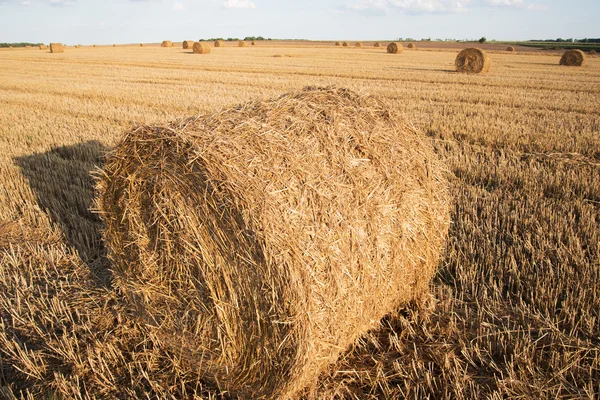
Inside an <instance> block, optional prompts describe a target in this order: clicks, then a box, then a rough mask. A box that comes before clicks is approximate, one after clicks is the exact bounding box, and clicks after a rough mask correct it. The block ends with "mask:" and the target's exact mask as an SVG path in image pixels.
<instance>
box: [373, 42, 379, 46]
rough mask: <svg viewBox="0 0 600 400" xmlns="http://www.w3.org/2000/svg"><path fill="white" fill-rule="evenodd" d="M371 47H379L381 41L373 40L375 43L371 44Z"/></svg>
mask: <svg viewBox="0 0 600 400" xmlns="http://www.w3.org/2000/svg"><path fill="white" fill-rule="evenodd" d="M373 47H381V43H379V42H375V43H374V44H373Z"/></svg>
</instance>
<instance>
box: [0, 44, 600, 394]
mask: <svg viewBox="0 0 600 400" xmlns="http://www.w3.org/2000/svg"><path fill="white" fill-rule="evenodd" d="M330 47H331V45H330V46H328V48H322V49H321V48H310V47H298V48H291V47H277V49H274V48H269V47H262V46H261V47H260V48H256V49H253V51H252V52H247V51H239V49H237V47H231V48H228V47H227V48H223V49H219V51H218V52H217V51H216V50H215V54H214V56H211V57H201V58H196V57H189V56H187V55H186V54H184V53H182V52H181V50H180V49H167V50H165V49H160V48H159V47H155V48H153V47H145V48H144V49H140V48H139V47H137V46H136V47H135V48H134V47H118V48H115V49H113V48H112V47H110V48H102V47H100V48H96V49H88V48H82V49H79V50H78V51H77V52H66V53H65V54H64V56H63V57H62V58H61V59H60V60H59V59H57V58H55V57H52V55H50V54H49V53H45V52H27V51H0V102H2V107H3V112H2V113H0V150H1V152H2V155H1V156H0V182H2V190H0V221H2V223H1V224H0V231H1V232H9V233H7V234H6V235H5V236H6V237H10V238H11V239H10V240H9V241H2V242H0V293H2V295H0V318H1V319H2V322H1V325H0V326H1V328H0V387H4V388H3V389H0V390H2V392H3V393H4V392H7V391H11V390H12V391H14V392H15V393H16V392H17V391H18V390H28V391H29V392H30V393H32V394H34V395H40V394H47V393H48V391H52V392H55V393H59V394H62V395H64V396H69V394H72V393H78V392H79V391H81V390H84V389H85V390H86V391H87V392H88V393H90V394H95V395H97V396H100V395H104V396H108V397H110V396H114V395H117V394H122V395H124V396H129V397H142V396H143V395H144V394H145V393H151V394H153V395H155V396H158V397H161V396H162V397H167V396H174V397H182V396H186V395H190V393H196V394H197V395H204V396H209V395H212V394H213V392H211V390H212V388H210V387H209V386H207V385H206V384H203V383H202V382H201V381H200V379H199V378H198V377H197V376H190V375H186V374H184V373H183V372H182V371H183V370H182V369H181V368H180V360H179V359H178V357H176V356H173V355H170V354H168V353H165V352H163V351H162V350H161V347H160V340H159V339H158V338H156V337H153V336H148V335H146V332H145V331H144V327H143V326H140V325H138V324H137V323H136V322H134V321H133V320H132V319H130V318H129V317H128V310H127V309H125V308H124V307H123V306H122V305H121V303H120V300H119V296H118V294H116V293H115V292H114V291H113V290H111V279H112V278H111V276H110V274H109V273H107V272H106V261H105V259H104V258H103V249H102V246H101V243H100V242H99V235H98V230H99V229H100V225H99V222H98V220H97V218H96V217H95V216H94V215H93V214H92V213H90V212H89V211H88V210H87V209H88V207H89V205H90V202H91V198H92V196H93V192H92V188H93V181H92V180H91V178H90V175H89V171H90V170H91V169H93V168H94V165H98V164H100V163H101V162H102V153H103V152H105V151H107V150H108V149H109V148H110V146H112V145H113V144H114V143H115V142H116V140H117V138H118V137H119V136H120V135H121V134H122V132H123V131H124V130H125V129H126V128H128V127H129V126H130V125H131V124H132V123H133V122H139V123H145V124H146V123H154V122H161V121H165V120H170V119H174V118H179V117H184V116H188V115H193V114H198V113H205V112H210V111H213V110H215V109H217V108H220V107H223V106H229V105H233V104H237V103H240V102H244V101H247V100H251V99H254V98H257V97H267V96H273V95H276V94H279V93H282V92H286V91H290V90H294V89H298V88H300V87H302V86H306V85H328V84H335V85H338V86H342V87H348V88H351V89H353V90H364V91H367V92H369V93H371V94H375V95H378V96H381V97H383V98H385V99H387V101H388V102H390V104H392V105H393V106H395V107H397V109H398V110H399V111H400V112H401V113H402V114H404V116H405V117H406V118H407V119H408V120H409V121H411V122H412V123H413V124H414V125H415V126H416V127H417V128H418V129H421V130H423V131H425V132H426V133H427V134H428V136H429V138H430V140H432V141H433V143H434V145H435V147H436V149H437V151H438V153H439V154H440V156H441V157H443V158H445V159H446V162H447V164H448V166H449V167H450V169H451V170H452V171H453V173H454V175H455V178H454V179H453V180H452V191H453V195H454V199H455V200H454V201H455V203H454V207H453V212H452V218H453V225H452V227H451V233H450V241H449V244H448V249H447V251H446V258H445V259H444V261H443V262H442V263H441V265H440V273H439V275H438V277H437V278H436V279H435V281H434V288H433V292H434V295H435V300H432V302H431V310H430V312H429V313H425V312H417V311H416V310H413V309H408V310H399V312H398V314H397V315H393V316H390V317H389V318H386V319H385V320H384V321H383V323H382V328H381V329H379V330H377V331H374V332H372V333H371V334H369V335H367V336H365V337H363V338H362V339H361V340H360V342H359V343H358V344H357V345H356V346H355V347H354V348H353V349H350V350H349V351H348V353H347V354H346V355H345V356H344V357H343V358H342V359H340V360H339V362H338V364H337V365H336V366H335V367H333V368H332V369H331V371H330V373H328V374H326V376H323V377H322V379H321V381H320V387H319V394H320V396H321V397H324V398H326V397H327V396H331V395H336V394H337V395H345V396H348V397H353V396H354V397H355V398H369V397H372V398H381V397H383V398H385V397H387V398H394V397H397V396H402V397H404V396H406V397H415V396H416V397H421V396H426V395H431V396H434V397H442V398H443V397H453V398H471V397H476V396H491V397H493V398H502V397H507V396H508V397H517V396H527V397H533V396H542V397H555V396H565V397H567V396H574V395H577V396H580V397H589V398H593V397H594V396H597V395H598V393H599V392H600V383H599V382H600V355H599V350H598V347H599V345H600V343H599V341H598V337H599V336H600V315H599V310H600V298H599V296H600V295H599V294H600V283H599V282H600V256H599V254H600V245H599V241H600V234H599V232H598V225H599V224H600V180H599V179H598V176H599V175H600V135H599V133H600V123H599V122H598V121H599V120H600V111H599V110H598V108H597V104H598V102H599V100H600V89H599V88H598V86H597V85H596V84H595V82H597V80H598V78H599V77H600V61H598V60H597V59H595V58H592V59H589V60H588V61H589V62H588V63H587V64H586V65H585V66H584V67H583V68H580V69H575V70H571V69H568V70H567V69H565V68H561V67H559V66H558V59H559V58H560V56H559V55H558V56H557V55H531V54H519V53H517V54H494V53H492V54H491V57H492V58H493V62H494V69H493V71H492V72H490V73H489V74H487V75H486V76H475V77H474V76H462V75H460V74H456V73H454V72H452V70H453V62H454V58H455V55H456V54H455V53H453V52H447V51H446V52H435V51H426V52H425V51H423V52H404V53H403V54H402V55H400V56H398V57H387V54H385V49H384V50H382V49H377V48H372V47H365V48H364V49H361V50H360V51H357V50H356V49H347V50H345V49H331V48H330ZM334 50H335V51H334ZM275 53H277V54H284V55H286V57H281V58H273V55H274V54H275ZM340 65H343V68H341V67H340ZM108 67H110V68H108ZM75 71H78V73H75ZM79 71H80V72H79ZM5 242H6V243H5ZM84 384H85V387H84Z"/></svg>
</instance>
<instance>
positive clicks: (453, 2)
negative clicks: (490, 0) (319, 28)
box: [342, 0, 510, 15]
mask: <svg viewBox="0 0 600 400" xmlns="http://www.w3.org/2000/svg"><path fill="white" fill-rule="evenodd" d="M509 1H510V0H509ZM470 3H471V0H360V1H359V2H357V3H354V4H350V5H348V6H345V7H342V9H345V10H349V11H355V12H359V13H361V14H367V15H385V14H388V13H389V12H391V11H401V12H403V13H406V14H436V13H453V12H460V11H465V10H466V7H467V6H468V5H469V4H470Z"/></svg>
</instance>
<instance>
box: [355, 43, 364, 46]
mask: <svg viewBox="0 0 600 400" xmlns="http://www.w3.org/2000/svg"><path fill="white" fill-rule="evenodd" d="M354 47H363V45H362V43H361V42H356V43H354Z"/></svg>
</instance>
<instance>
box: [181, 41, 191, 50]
mask: <svg viewBox="0 0 600 400" xmlns="http://www.w3.org/2000/svg"><path fill="white" fill-rule="evenodd" d="M182 46H183V48H184V49H185V50H187V49H191V48H192V47H194V41H193V40H184V41H183V43H182Z"/></svg>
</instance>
